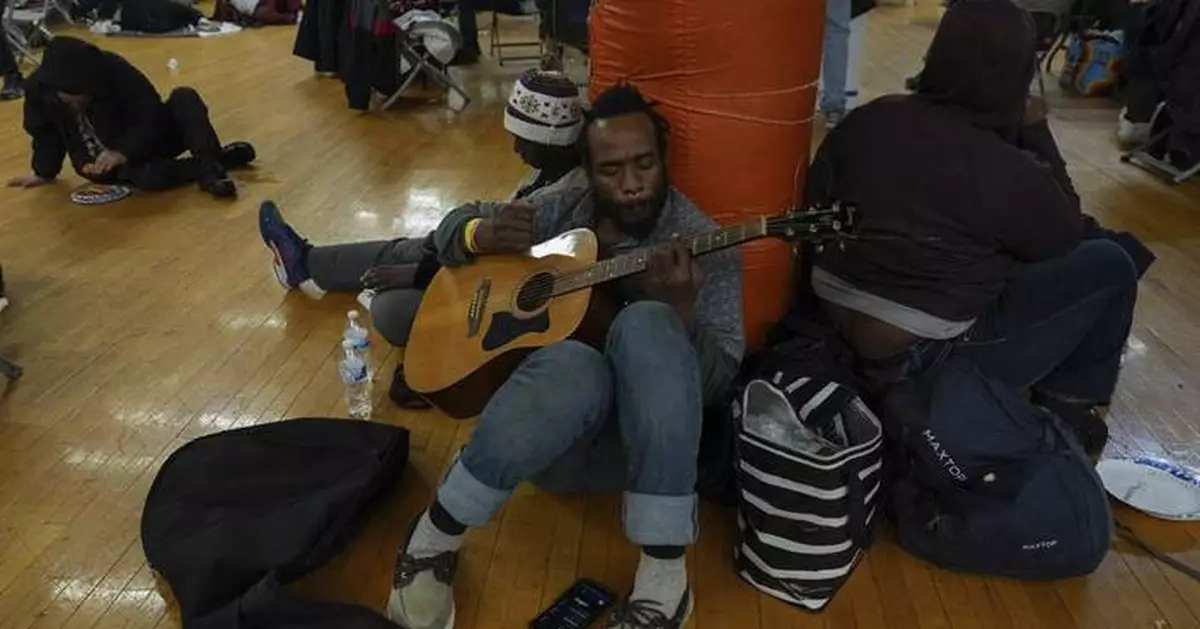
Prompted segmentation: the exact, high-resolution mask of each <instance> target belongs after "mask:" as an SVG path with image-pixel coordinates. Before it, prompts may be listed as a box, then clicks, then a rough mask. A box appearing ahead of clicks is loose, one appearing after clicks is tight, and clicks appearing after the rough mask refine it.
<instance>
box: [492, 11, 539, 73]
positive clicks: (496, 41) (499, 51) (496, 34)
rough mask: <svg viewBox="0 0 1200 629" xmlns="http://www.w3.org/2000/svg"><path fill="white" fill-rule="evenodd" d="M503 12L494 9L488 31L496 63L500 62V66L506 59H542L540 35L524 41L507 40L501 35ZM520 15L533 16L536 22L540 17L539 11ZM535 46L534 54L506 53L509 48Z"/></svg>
mask: <svg viewBox="0 0 1200 629" xmlns="http://www.w3.org/2000/svg"><path fill="white" fill-rule="evenodd" d="M502 13H503V11H498V10H496V9H493V10H492V29H491V31H490V32H489V33H488V39H489V40H490V42H491V46H490V48H491V54H492V56H493V57H495V58H496V63H498V64H500V66H503V65H504V62H505V61H538V60H540V59H541V58H542V54H543V52H542V40H541V38H540V37H539V38H538V39H537V40H534V41H529V40H524V41H510V42H506V41H504V40H503V38H502V37H501V35H500V15H501V14H502ZM519 17H532V18H533V19H534V21H535V22H536V21H537V20H538V19H539V18H538V13H537V12H534V13H527V14H521V15H520V16H519ZM538 30H539V31H540V30H541V26H540V25H539V27H538ZM534 47H536V48H537V53H536V54H532V53H518V54H513V55H505V54H504V51H505V49H508V48H526V49H528V48H534Z"/></svg>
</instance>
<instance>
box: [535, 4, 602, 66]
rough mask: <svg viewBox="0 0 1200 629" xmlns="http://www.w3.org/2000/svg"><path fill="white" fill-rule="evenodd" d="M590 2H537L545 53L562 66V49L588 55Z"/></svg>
mask: <svg viewBox="0 0 1200 629" xmlns="http://www.w3.org/2000/svg"><path fill="white" fill-rule="evenodd" d="M591 5H592V0H538V10H539V12H540V13H541V20H542V35H543V37H544V39H545V40H546V44H547V48H548V50H547V53H548V54H550V55H551V56H552V57H554V58H555V59H556V60H557V61H558V63H559V65H560V66H561V65H562V60H563V48H564V47H570V48H574V49H576V50H578V51H579V52H580V53H582V54H583V55H584V56H585V57H586V56H587V54H588V26H587V23H588V13H589V12H590V11H591Z"/></svg>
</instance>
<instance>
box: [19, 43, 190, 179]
mask: <svg viewBox="0 0 1200 629" xmlns="http://www.w3.org/2000/svg"><path fill="white" fill-rule="evenodd" d="M59 91H62V92H66V93H70V94H84V95H87V96H88V97H90V99H91V100H90V102H89V104H88V106H87V110H86V113H87V117H88V119H89V120H90V121H91V123H92V127H93V128H94V129H95V132H96V136H97V137H98V138H99V139H100V142H101V143H102V144H103V145H104V146H105V148H108V149H112V150H115V151H120V152H121V153H123V154H124V155H125V157H126V158H128V160H129V162H131V163H135V162H139V161H143V160H146V159H149V158H153V157H160V156H166V153H169V152H170V150H171V149H170V147H168V146H167V144H168V142H166V139H165V137H164V136H165V134H164V133H163V129H164V128H166V126H167V123H168V121H169V113H168V111H167V108H166V106H165V105H164V104H163V102H162V98H161V97H160V96H159V94H158V90H156V89H155V88H154V85H152V84H151V83H150V80H149V79H147V78H146V75H144V74H142V73H141V71H140V70H138V69H137V68H135V67H133V66H132V65H130V63H129V62H128V61H126V60H125V59H123V58H122V57H121V56H119V55H117V54H115V53H111V52H108V51H104V50H100V49H99V48H97V47H95V46H93V45H92V44H89V43H87V42H84V41H81V40H78V39H74V38H71V37H56V38H54V39H53V40H52V41H51V42H50V44H49V45H47V46H46V54H45V56H44V57H43V59H42V65H41V66H40V67H39V68H38V69H37V71H35V72H34V73H33V75H32V76H30V77H29V80H28V81H27V82H26V96H25V131H26V132H28V133H29V135H30V137H32V138H33V172H34V173H35V174H37V175H38V176H39V177H41V178H43V179H53V178H54V177H56V176H58V173H59V172H60V171H61V170H62V160H63V158H64V157H67V156H70V158H71V163H72V164H73V165H74V166H75V170H79V169H80V168H81V167H82V166H83V165H84V164H87V163H90V162H91V161H93V158H92V155H91V153H90V152H89V151H88V148H87V146H86V145H85V144H84V142H83V138H82V136H81V134H80V131H79V124H78V122H77V116H76V114H75V112H74V111H72V109H71V108H70V107H69V106H67V105H66V104H65V103H63V102H62V101H61V100H60V99H59V98H58V95H57V92H59ZM176 152H178V151H176Z"/></svg>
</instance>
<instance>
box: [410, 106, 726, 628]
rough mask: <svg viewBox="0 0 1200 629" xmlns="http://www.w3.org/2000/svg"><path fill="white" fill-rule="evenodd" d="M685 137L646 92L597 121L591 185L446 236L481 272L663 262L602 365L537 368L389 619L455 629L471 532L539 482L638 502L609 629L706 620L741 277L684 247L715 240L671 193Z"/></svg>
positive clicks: (435, 528) (505, 410) (477, 217)
mask: <svg viewBox="0 0 1200 629" xmlns="http://www.w3.org/2000/svg"><path fill="white" fill-rule="evenodd" d="M666 148H667V124H666V121H665V120H664V119H663V118H662V117H661V116H660V115H659V114H658V112H657V111H656V110H655V109H654V108H653V106H652V105H651V104H650V103H648V102H647V101H646V100H645V99H644V98H643V97H642V95H641V93H639V92H638V90H637V89H636V88H634V87H631V86H628V85H619V86H616V87H613V88H610V89H608V90H606V91H604V92H603V93H601V94H599V95H598V96H597V98H596V100H595V102H594V105H593V108H592V109H591V110H590V111H589V112H586V113H585V114H584V128H583V131H582V133H581V135H580V151H581V153H582V155H583V160H584V168H585V169H586V172H587V179H588V182H589V185H587V186H585V187H582V188H568V189H561V190H558V191H554V192H548V193H545V194H540V195H536V196H535V197H532V198H531V199H529V202H528V203H476V204H469V205H465V206H463V207H460V208H458V209H456V210H454V211H452V212H451V213H450V214H449V215H447V216H446V218H445V219H444V220H443V221H442V223H441V225H439V226H438V228H437V231H436V232H435V234H434V240H435V242H436V244H437V250H438V256H439V260H440V261H441V262H442V263H443V264H446V265H462V264H470V263H471V262H472V261H473V260H475V259H476V258H478V257H481V256H487V255H489V254H496V253H509V252H520V251H525V250H527V249H528V248H529V247H530V246H531V245H532V244H534V243H537V242H542V241H545V240H547V239H549V238H552V237H554V236H556V235H558V234H561V233H563V232H565V231H568V230H570V229H574V228H580V227H587V228H591V229H592V230H593V231H594V232H595V233H596V236H597V238H598V240H599V243H600V250H601V251H604V252H607V253H608V254H610V255H619V254H621V253H625V252H628V251H630V250H634V249H640V248H642V247H646V246H651V245H656V247H655V248H654V249H653V250H652V253H651V254H650V259H649V265H648V267H649V268H648V270H647V271H646V273H644V274H641V275H636V276H632V277H631V278H628V280H624V281H620V282H618V283H617V284H616V285H614V286H612V287H611V288H612V289H613V290H614V291H615V293H616V297H617V298H618V300H619V301H620V302H622V303H623V304H624V305H623V307H622V308H621V309H620V311H619V312H618V314H617V315H616V317H615V319H614V320H613V322H612V326H611V327H610V328H609V330H608V335H607V340H606V342H605V345H604V348H603V349H602V350H597V349H594V348H592V347H591V346H589V345H585V344H583V343H580V342H578V341H574V340H568V341H563V342H560V343H556V344H554V345H550V346H548V347H544V348H542V349H539V350H537V351H534V352H533V353H532V354H530V355H529V356H528V357H526V358H525V360H524V361H523V362H522V363H521V365H520V367H519V368H518V369H517V370H516V372H514V373H513V374H512V376H511V377H510V378H509V379H508V381H507V382H506V383H505V384H504V385H503V386H502V387H501V388H500V389H499V391H497V392H496V394H495V395H494V396H493V397H492V399H491V400H490V401H489V402H488V404H487V405H486V407H485V408H484V410H483V412H482V413H481V415H480V417H479V423H478V425H477V426H476V428H475V432H474V434H473V435H472V437H471V440H470V441H469V442H468V443H467V445H466V446H465V447H464V448H463V450H462V452H461V454H460V455H459V457H458V458H457V460H455V462H454V463H453V465H452V466H451V468H450V470H449V472H448V473H447V474H446V476H445V477H444V479H443V480H442V483H441V486H440V487H439V488H438V489H437V493H436V498H435V500H434V502H433V504H432V505H431V506H430V507H429V508H428V509H427V510H426V511H425V512H424V513H422V514H421V515H420V516H418V518H417V519H416V521H415V522H414V524H413V527H412V529H411V530H410V532H409V534H408V536H407V539H406V540H405V542H404V546H403V548H402V549H401V550H400V553H399V557H398V558H397V564H396V570H395V575H394V580H393V582H392V591H391V594H390V596H389V599H388V605H387V614H388V617H389V618H390V619H391V620H392V621H394V622H397V623H398V624H400V625H401V626H403V627H409V628H410V629H433V628H437V629H441V628H443V627H447V626H449V623H450V622H451V620H452V618H453V615H454V595H453V590H452V583H453V579H454V572H455V567H456V565H457V563H458V553H459V550H460V549H461V548H462V545H463V541H464V540H465V537H464V536H465V533H466V529H467V527H470V526H476V527H478V526H485V525H486V524H487V523H488V522H490V521H491V519H492V517H493V516H494V515H495V514H496V512H497V511H499V510H500V508H501V507H502V506H503V505H504V503H505V502H506V501H507V500H508V498H509V496H510V495H511V494H512V492H513V490H514V489H515V488H516V487H517V485H518V484H520V483H521V482H522V481H527V480H528V481H533V482H535V483H537V484H538V485H539V486H541V487H542V488H543V489H546V490H549V491H624V492H625V507H624V511H623V513H624V521H625V532H626V534H627V535H628V536H629V538H630V540H632V541H633V542H634V543H635V544H638V545H639V546H641V547H642V555H641V560H640V563H639V565H638V569H637V575H636V577H635V579H634V586H633V591H632V592H631V594H630V596H629V599H628V600H626V601H624V602H622V603H621V604H619V605H618V606H617V608H616V610H615V611H614V613H613V615H612V617H611V618H610V619H609V621H608V624H607V625H606V626H607V627H619V628H621V629H651V628H655V629H675V628H678V627H680V626H682V624H683V622H684V621H685V619H686V618H687V616H688V613H689V612H690V610H691V607H692V594H691V590H690V589H689V588H688V582H687V571H686V568H685V565H684V548H685V547H686V546H687V545H689V544H691V543H692V542H693V541H695V539H696V534H697V530H696V496H695V485H696V456H697V450H698V447H699V442H700V425H701V408H702V404H703V403H704V402H705V401H711V400H713V399H716V398H717V397H718V396H720V395H721V394H722V393H723V392H724V391H725V390H726V389H727V388H728V386H729V384H730V382H731V381H732V380H733V377H734V375H735V373H736V372H737V369H738V365H739V363H740V361H741V358H742V352H743V348H744V339H743V336H742V317H741V309H742V289H741V259H740V257H739V254H738V253H737V251H736V250H727V251H724V252H720V253H716V254H713V255H710V256H706V257H704V258H702V259H700V260H693V259H692V258H691V255H690V253H689V250H688V248H687V246H686V245H684V244H682V243H681V242H680V241H678V240H677V239H676V236H677V235H690V234H696V233H701V232H705V231H708V230H710V229H713V228H715V223H714V222H713V221H712V220H711V219H709V218H708V217H706V216H705V215H704V213H703V212H701V211H700V210H699V209H698V208H696V206H695V205H693V204H692V202H691V201H689V200H688V199H687V198H686V197H684V196H683V194H681V193H680V192H679V191H678V190H675V189H674V188H672V187H671V186H670V185H669V184H668V181H667V165H666Z"/></svg>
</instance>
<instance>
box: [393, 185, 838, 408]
mask: <svg viewBox="0 0 1200 629" xmlns="http://www.w3.org/2000/svg"><path fill="white" fill-rule="evenodd" d="M853 225H854V209H853V208H851V207H848V206H844V205H833V206H831V207H821V208H809V209H804V210H795V211H791V212H787V213H784V214H780V215H777V216H769V217H768V216H764V217H760V218H758V219H755V220H752V221H750V222H747V223H742V224H739V225H730V226H727V227H722V228H720V229H716V230H714V231H711V232H708V233H704V234H699V235H694V236H691V237H689V238H687V239H685V242H688V243H689V246H690V249H691V252H692V255H694V256H702V255H704V254H707V253H711V252H713V251H718V250H721V249H725V248H727V247H732V246H735V245H739V244H741V243H744V242H747V241H750V240H755V239H757V238H764V237H768V236H771V237H777V238H783V239H785V240H789V241H807V242H823V241H827V240H836V239H839V238H843V237H852V236H851V235H850V230H851V229H852V227H853ZM650 251H651V250H650V249H639V250H636V251H632V252H629V253H625V254H622V255H619V256H615V257H612V258H608V259H605V260H600V261H597V252H598V245H597V241H596V236H595V234H593V233H592V232H591V230H588V229H575V230H571V231H568V232H566V233H564V234H562V235H560V236H558V237H555V238H552V239H550V240H547V241H546V242H543V243H540V244H538V245H536V246H534V247H533V248H532V249H531V250H530V251H529V252H528V253H525V254H504V255H491V256H486V257H482V258H480V259H478V260H476V261H475V263H474V264H469V265H465V266H458V267H444V268H442V269H441V270H439V271H438V273H437V275H435V276H434V278H433V281H432V282H431V283H430V284H429V287H428V288H427V289H426V290H425V296H424V297H423V298H422V299H421V306H420V308H419V309H418V310H417V316H416V318H415V320H414V321H413V327H412V332H411V334H410V335H409V342H408V346H407V347H406V348H405V350H404V354H405V359H404V375H405V379H406V380H407V381H408V386H409V387H411V388H412V390H414V391H416V392H417V393H419V394H420V395H422V396H423V397H425V398H426V399H427V400H429V401H430V402H431V403H432V404H433V405H434V406H437V407H438V408H440V409H441V410H442V411H444V412H445V413H446V414H447V415H450V416H451V417H456V418H466V417H472V416H474V415H478V414H479V412H480V411H481V410H483V407H484V405H485V404H487V401H488V400H489V399H490V398H491V396H492V394H493V393H495V391H496V389H498V388H500V386H501V385H502V384H504V381H505V380H507V379H508V376H509V375H510V374H511V373H512V372H513V371H514V370H515V369H516V368H517V366H518V365H520V363H521V360H522V359H524V358H525V356H527V355H528V354H529V353H530V352H532V351H534V350H536V349H538V348H541V347H545V346H547V345H551V344H553V343H556V342H558V341H562V340H565V339H568V338H572V337H574V336H576V335H577V333H579V332H580V331H581V330H582V329H585V328H588V327H589V326H588V325H586V324H585V319H589V317H591V318H594V317H595V312H596V311H597V310H601V308H589V306H591V305H592V304H593V287H596V286H598V285H600V284H603V283H605V282H611V281H613V280H616V279H620V278H623V277H627V276H630V275H634V274H636V273H640V272H642V271H644V270H645V269H646V264H647V262H648V261H649V259H650ZM596 301H600V300H596ZM589 311H590V312H592V314H591V315H589Z"/></svg>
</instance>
